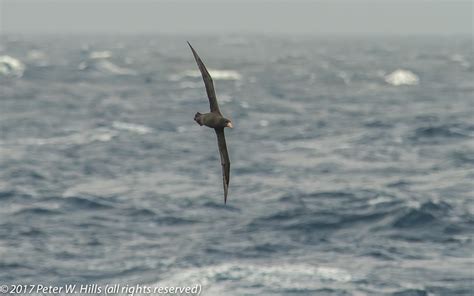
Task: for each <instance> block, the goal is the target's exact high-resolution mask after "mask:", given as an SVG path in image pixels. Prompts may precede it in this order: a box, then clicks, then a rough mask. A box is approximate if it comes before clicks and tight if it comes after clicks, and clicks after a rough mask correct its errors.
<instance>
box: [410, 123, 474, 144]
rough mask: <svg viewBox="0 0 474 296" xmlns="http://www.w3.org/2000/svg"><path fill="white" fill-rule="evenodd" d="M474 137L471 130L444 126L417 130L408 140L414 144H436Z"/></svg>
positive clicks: (459, 126) (463, 127)
mask: <svg viewBox="0 0 474 296" xmlns="http://www.w3.org/2000/svg"><path fill="white" fill-rule="evenodd" d="M473 136H474V132H473V128H472V127H470V126H465V125H461V124H446V125H438V126H427V127H419V128H417V129H416V130H415V131H414V132H413V133H412V134H411V135H409V137H408V138H409V139H410V140H412V141H415V142H428V143H432V142H437V141H439V140H441V141H442V140H444V139H462V138H470V137H473Z"/></svg>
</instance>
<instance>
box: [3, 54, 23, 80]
mask: <svg viewBox="0 0 474 296" xmlns="http://www.w3.org/2000/svg"><path fill="white" fill-rule="evenodd" d="M25 68H26V67H25V64H23V63H22V62H21V61H20V60H19V59H15V58H13V57H11V56H8V55H3V56H0V75H4V76H10V77H22V76H23V73H24V72H25Z"/></svg>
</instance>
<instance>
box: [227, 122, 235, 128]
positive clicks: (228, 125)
mask: <svg viewBox="0 0 474 296" xmlns="http://www.w3.org/2000/svg"><path fill="white" fill-rule="evenodd" d="M226 126H227V127H230V128H234V126H233V125H232V122H229V123H227V125H226Z"/></svg>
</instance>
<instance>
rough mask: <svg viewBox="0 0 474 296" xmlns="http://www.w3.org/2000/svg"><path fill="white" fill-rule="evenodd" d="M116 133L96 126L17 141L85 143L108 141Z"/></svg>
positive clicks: (50, 143) (34, 143) (27, 142)
mask: <svg viewBox="0 0 474 296" xmlns="http://www.w3.org/2000/svg"><path fill="white" fill-rule="evenodd" d="M117 135H118V132H117V131H114V130H111V129H108V128H97V129H92V130H87V131H82V132H78V133H73V134H70V135H67V136H60V137H51V138H27V139H20V140H18V141H17V143H18V144H20V145H38V146H42V145H85V144H89V143H93V142H108V141H110V140H112V139H113V138H114V137H115V136H117Z"/></svg>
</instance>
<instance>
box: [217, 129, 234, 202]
mask: <svg viewBox="0 0 474 296" xmlns="http://www.w3.org/2000/svg"><path fill="white" fill-rule="evenodd" d="M215 131H216V135H217V144H218V145H219V153H220V155H221V165H222V181H223V183H224V203H227V189H228V188H229V177H230V160H229V153H228V152H227V145H226V143H225V135H224V129H223V128H216V129H215Z"/></svg>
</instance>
